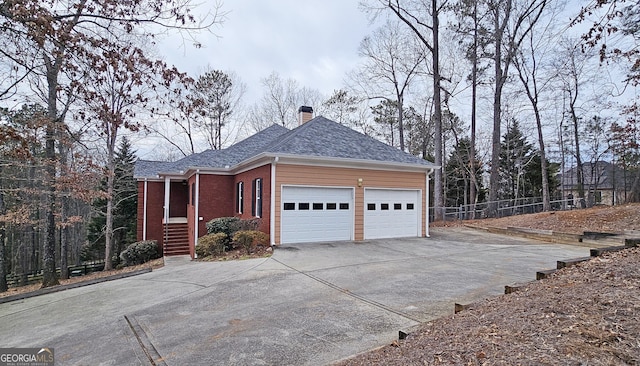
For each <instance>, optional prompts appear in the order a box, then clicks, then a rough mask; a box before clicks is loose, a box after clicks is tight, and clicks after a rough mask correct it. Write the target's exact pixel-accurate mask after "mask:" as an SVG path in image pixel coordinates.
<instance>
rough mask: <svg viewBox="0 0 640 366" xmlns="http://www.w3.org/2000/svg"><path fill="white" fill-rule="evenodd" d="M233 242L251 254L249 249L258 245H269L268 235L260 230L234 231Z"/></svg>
mask: <svg viewBox="0 0 640 366" xmlns="http://www.w3.org/2000/svg"><path fill="white" fill-rule="evenodd" d="M233 242H234V243H236V244H237V245H240V246H242V247H243V248H244V249H245V250H246V251H247V254H251V250H252V249H253V248H255V247H256V246H258V245H260V246H269V235H267V234H265V233H263V232H262V231H255V230H243V231H238V232H236V233H235V235H234V236H233Z"/></svg>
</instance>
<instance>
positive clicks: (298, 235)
mask: <svg viewBox="0 0 640 366" xmlns="http://www.w3.org/2000/svg"><path fill="white" fill-rule="evenodd" d="M281 209H282V211H281V212H282V224H281V226H282V228H281V230H282V231H281V233H282V235H281V242H282V243H305V242H307V243H308V242H318V241H334V240H353V189H352V188H329V187H297V186H296V187H294V186H284V187H283V188H282V206H281Z"/></svg>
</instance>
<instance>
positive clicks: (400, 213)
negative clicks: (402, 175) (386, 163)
mask: <svg viewBox="0 0 640 366" xmlns="http://www.w3.org/2000/svg"><path fill="white" fill-rule="evenodd" d="M420 202H421V192H420V191H419V190H392V189H365V191H364V238H365V239H381V238H403V237H412V236H421V232H420V230H421V226H422V225H421V224H420V220H421V217H422V207H421V205H420Z"/></svg>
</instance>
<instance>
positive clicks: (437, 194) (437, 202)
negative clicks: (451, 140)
mask: <svg viewBox="0 0 640 366" xmlns="http://www.w3.org/2000/svg"><path fill="white" fill-rule="evenodd" d="M431 6H432V9H433V11H432V21H433V50H432V52H431V55H432V57H433V104H434V127H435V136H434V145H435V164H436V165H439V166H440V167H441V168H440V169H436V170H435V173H434V184H433V190H434V193H433V201H434V202H433V203H434V216H435V217H434V220H435V221H440V220H444V211H443V209H444V185H443V169H444V165H443V159H442V105H441V98H440V52H439V34H438V27H439V20H438V15H439V14H438V10H437V9H438V1H437V0H431Z"/></svg>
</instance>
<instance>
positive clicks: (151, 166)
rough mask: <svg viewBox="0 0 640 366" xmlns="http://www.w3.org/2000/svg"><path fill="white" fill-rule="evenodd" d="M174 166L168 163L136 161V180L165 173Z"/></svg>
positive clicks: (134, 172) (134, 170)
mask: <svg viewBox="0 0 640 366" xmlns="http://www.w3.org/2000/svg"><path fill="white" fill-rule="evenodd" d="M172 165H173V163H172V162H167V161H153V160H140V159H138V160H137V161H136V164H135V166H134V168H133V176H134V178H151V177H155V176H157V175H158V172H160V171H165V170H166V169H169V168H170V167H171V166H172Z"/></svg>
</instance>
